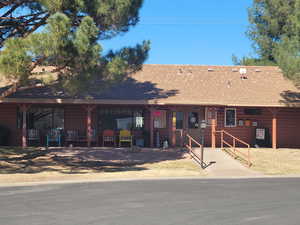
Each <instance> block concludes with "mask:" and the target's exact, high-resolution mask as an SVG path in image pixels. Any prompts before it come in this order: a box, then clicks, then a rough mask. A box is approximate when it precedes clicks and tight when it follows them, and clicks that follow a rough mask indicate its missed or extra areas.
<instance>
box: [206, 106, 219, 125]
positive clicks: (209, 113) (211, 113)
mask: <svg viewBox="0 0 300 225" xmlns="http://www.w3.org/2000/svg"><path fill="white" fill-rule="evenodd" d="M217 118H218V113H217V110H216V109H214V108H208V107H206V108H205V120H206V122H207V125H208V126H211V125H212V120H213V119H215V120H217Z"/></svg>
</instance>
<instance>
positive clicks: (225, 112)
mask: <svg viewBox="0 0 300 225" xmlns="http://www.w3.org/2000/svg"><path fill="white" fill-rule="evenodd" d="M229 110H233V111H234V125H227V124H226V122H227V111H229ZM236 122H237V114H236V108H225V110H224V127H236V125H237V123H236Z"/></svg>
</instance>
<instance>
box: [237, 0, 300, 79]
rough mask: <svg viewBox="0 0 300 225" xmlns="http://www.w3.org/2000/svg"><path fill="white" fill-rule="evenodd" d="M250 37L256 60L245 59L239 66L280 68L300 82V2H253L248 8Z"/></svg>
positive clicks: (241, 60)
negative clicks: (276, 66)
mask: <svg viewBox="0 0 300 225" xmlns="http://www.w3.org/2000/svg"><path fill="white" fill-rule="evenodd" d="M249 22H250V27H249V29H248V32H247V35H248V37H249V38H250V39H251V40H252V41H253V48H254V50H255V53H256V55H257V57H256V58H255V57H243V58H241V59H237V58H236V57H235V56H233V62H234V63H235V64H240V65H260V66H262V65H278V66H279V67H280V68H281V69H282V71H283V73H284V75H285V76H286V77H287V78H289V79H291V80H293V81H295V82H296V83H299V81H300V0H254V1H253V5H252V7H251V8H250V9H249Z"/></svg>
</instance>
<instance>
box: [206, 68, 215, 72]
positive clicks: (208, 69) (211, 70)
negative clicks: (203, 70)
mask: <svg viewBox="0 0 300 225" xmlns="http://www.w3.org/2000/svg"><path fill="white" fill-rule="evenodd" d="M207 71H208V72H213V71H215V70H214V69H213V68H207Z"/></svg>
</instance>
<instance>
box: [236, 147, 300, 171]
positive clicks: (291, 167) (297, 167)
mask: <svg viewBox="0 0 300 225" xmlns="http://www.w3.org/2000/svg"><path fill="white" fill-rule="evenodd" d="M241 151H245V152H246V149H241ZM250 157H251V162H252V163H253V165H252V167H251V168H252V169H254V170H257V171H260V172H263V173H264V174H268V175H297V174H300V150H299V149H277V150H273V149H266V148H262V149H256V148H253V149H251V150H250Z"/></svg>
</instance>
